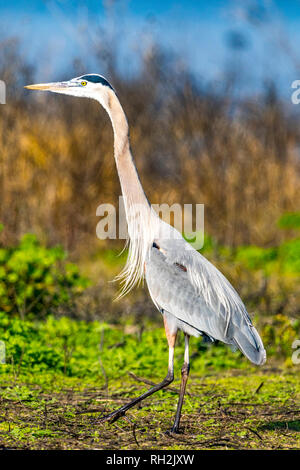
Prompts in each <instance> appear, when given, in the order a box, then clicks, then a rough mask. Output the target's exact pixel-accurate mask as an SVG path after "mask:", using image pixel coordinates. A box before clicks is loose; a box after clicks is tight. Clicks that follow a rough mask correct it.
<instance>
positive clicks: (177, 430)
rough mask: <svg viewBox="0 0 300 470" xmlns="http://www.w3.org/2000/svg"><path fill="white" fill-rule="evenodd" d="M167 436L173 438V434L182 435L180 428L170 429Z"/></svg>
mask: <svg viewBox="0 0 300 470" xmlns="http://www.w3.org/2000/svg"><path fill="white" fill-rule="evenodd" d="M165 434H166V435H167V436H172V435H173V434H180V431H179V427H178V426H173V427H172V428H171V429H168V430H167V431H166V432H165Z"/></svg>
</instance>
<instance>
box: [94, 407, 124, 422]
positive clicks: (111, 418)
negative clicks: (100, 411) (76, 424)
mask: <svg viewBox="0 0 300 470" xmlns="http://www.w3.org/2000/svg"><path fill="white" fill-rule="evenodd" d="M122 416H125V411H119V410H117V411H113V412H112V413H109V414H108V415H106V416H103V417H102V418H100V423H106V422H108V423H110V424H112V423H114V422H115V421H117V420H118V419H119V418H121V417H122Z"/></svg>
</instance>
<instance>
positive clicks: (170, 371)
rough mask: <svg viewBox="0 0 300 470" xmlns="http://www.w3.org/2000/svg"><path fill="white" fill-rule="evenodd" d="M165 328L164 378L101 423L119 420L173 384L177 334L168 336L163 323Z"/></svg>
mask: <svg viewBox="0 0 300 470" xmlns="http://www.w3.org/2000/svg"><path fill="white" fill-rule="evenodd" d="M165 328H166V335H167V339H168V343H169V366H168V374H167V376H166V377H165V378H164V380H163V381H162V382H160V383H159V384H157V385H154V387H152V388H150V389H149V390H147V392H145V393H143V394H142V395H140V396H139V397H137V398H134V399H133V400H132V401H130V402H129V403H127V404H126V405H124V406H122V407H121V408H118V409H117V410H115V411H113V412H112V413H109V414H108V415H106V416H104V417H103V418H101V421H110V422H111V423H113V422H114V421H116V420H117V419H119V418H121V416H124V415H125V413H126V411H127V410H129V409H130V408H132V407H133V406H134V405H136V404H137V403H139V402H141V401H142V400H144V399H145V398H147V397H149V396H150V395H152V394H153V393H155V392H158V390H161V389H162V388H164V387H166V386H167V385H170V383H171V382H173V380H174V347H175V340H176V334H177V333H173V334H170V333H169V330H168V329H167V325H166V323H165Z"/></svg>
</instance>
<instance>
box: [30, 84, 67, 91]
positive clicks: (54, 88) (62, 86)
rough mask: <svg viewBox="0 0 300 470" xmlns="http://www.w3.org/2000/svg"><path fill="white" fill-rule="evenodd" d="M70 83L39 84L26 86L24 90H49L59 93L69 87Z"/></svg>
mask: <svg viewBox="0 0 300 470" xmlns="http://www.w3.org/2000/svg"><path fill="white" fill-rule="evenodd" d="M69 86H70V85H69V83H68V82H55V83H38V84H37V85H26V86H24V88H27V89H28V90H48V91H59V90H63V89H65V88H67V87H69Z"/></svg>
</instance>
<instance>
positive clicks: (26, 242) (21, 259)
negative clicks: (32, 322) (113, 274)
mask: <svg viewBox="0 0 300 470" xmlns="http://www.w3.org/2000/svg"><path fill="white" fill-rule="evenodd" d="M65 258H66V253H65V251H64V250H63V249H62V248H61V247H60V246H55V247H53V248H46V247H45V246H43V245H41V244H40V243H39V242H38V240H37V238H36V237H35V236H34V235H31V234H27V235H25V236H23V237H22V239H21V241H20V242H19V244H18V245H17V246H14V247H6V248H4V247H0V311H4V312H6V313H7V314H9V315H16V314H18V315H19V316H20V317H21V318H25V317H33V316H34V317H44V316H46V315H48V314H49V313H51V312H53V311H54V310H55V308H57V307H58V306H60V305H63V304H66V303H68V302H69V301H70V300H71V298H72V297H73V296H74V295H76V294H78V293H80V292H82V290H83V289H84V288H85V287H86V286H87V285H88V281H87V279H85V278H83V277H82V276H81V275H80V274H79V271H78V268H77V267H76V266H75V265H74V264H71V263H66V262H65Z"/></svg>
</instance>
